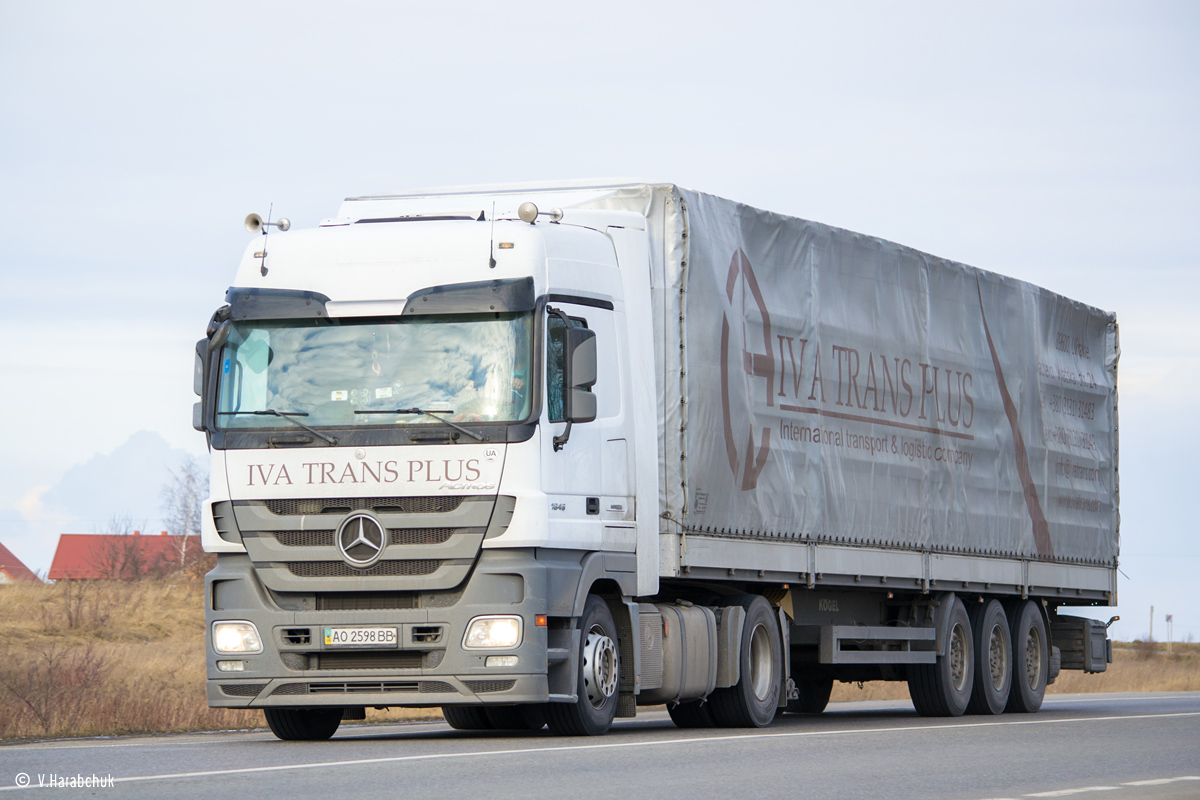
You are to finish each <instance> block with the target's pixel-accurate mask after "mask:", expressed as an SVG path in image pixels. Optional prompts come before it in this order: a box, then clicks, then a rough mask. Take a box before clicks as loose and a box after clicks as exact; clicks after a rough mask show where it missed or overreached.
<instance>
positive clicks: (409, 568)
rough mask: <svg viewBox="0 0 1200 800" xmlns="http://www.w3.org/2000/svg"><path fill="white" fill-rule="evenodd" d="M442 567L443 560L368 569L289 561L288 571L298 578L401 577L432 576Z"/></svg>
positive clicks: (340, 563) (390, 563) (386, 564)
mask: <svg viewBox="0 0 1200 800" xmlns="http://www.w3.org/2000/svg"><path fill="white" fill-rule="evenodd" d="M441 566H442V561H441V559H436V558H425V559H414V560H411V561H380V562H379V563H378V564H376V565H374V566H373V567H368V568H367V569H355V568H354V567H352V566H350V565H349V564H347V563H346V562H345V561H289V562H287V568H288V571H289V572H291V573H292V574H293V575H295V576H296V577H297V578H359V577H367V578H372V577H377V576H388V577H395V576H401V575H432V574H433V573H435V572H437V571H438V569H439V568H441Z"/></svg>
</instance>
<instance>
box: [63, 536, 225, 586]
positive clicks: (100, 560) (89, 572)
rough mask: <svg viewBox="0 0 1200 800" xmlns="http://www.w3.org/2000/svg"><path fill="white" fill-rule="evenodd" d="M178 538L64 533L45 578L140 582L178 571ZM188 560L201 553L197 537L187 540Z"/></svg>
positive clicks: (179, 538) (190, 537)
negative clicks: (134, 580)
mask: <svg viewBox="0 0 1200 800" xmlns="http://www.w3.org/2000/svg"><path fill="white" fill-rule="evenodd" d="M181 538H182V537H179V536H114V535H111V534H101V533H64V534H61V535H60V536H59V537H58V549H57V550H55V552H54V561H53V562H52V563H51V564H50V573H49V574H48V575H47V576H46V577H47V578H49V579H50V580H52V581H57V580H62V579H64V578H144V577H147V576H150V575H154V574H162V573H166V572H172V571H174V570H175V569H178V564H179V546H180V543H181V541H180V540H181ZM187 538H188V541H187V550H188V557H189V560H190V559H191V558H192V556H194V555H198V554H199V553H200V552H201V548H200V537H199V536H189V537H187Z"/></svg>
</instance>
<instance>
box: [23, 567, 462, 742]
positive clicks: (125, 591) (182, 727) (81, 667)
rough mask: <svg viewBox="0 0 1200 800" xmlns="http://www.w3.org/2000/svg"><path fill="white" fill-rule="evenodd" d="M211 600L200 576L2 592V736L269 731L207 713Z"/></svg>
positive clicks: (256, 718) (409, 715) (220, 712)
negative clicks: (207, 611)
mask: <svg viewBox="0 0 1200 800" xmlns="http://www.w3.org/2000/svg"><path fill="white" fill-rule="evenodd" d="M203 595H204V584H203V582H202V581H199V580H195V579H190V580H187V579H184V580H178V581H175V582H171V581H155V582H136V583H125V582H121V581H88V582H84V581H70V582H59V583H57V584H54V585H48V586H36V585H35V586H28V585H19V584H18V585H7V586H0V629H2V630H4V632H5V635H4V639H3V641H2V642H0V739H25V738H42V737H66V736H95V735H112V734H122V733H157V732H164V731H199V730H229V729H245V728H261V727H263V725H264V722H263V717H262V712H260V711H257V710H254V711H251V710H246V711H241V710H233V709H215V708H209V707H208V704H207V701H206V699H205V694H204V679H205V666H204V598H203ZM439 717H440V713H439V712H438V711H437V710H436V709H432V710H415V709H414V710H412V711H408V710H400V709H396V710H392V711H389V712H377V711H374V710H369V711H368V719H369V720H372V721H384V720H401V719H430V718H434V719H436V718H439Z"/></svg>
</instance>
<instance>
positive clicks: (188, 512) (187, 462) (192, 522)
mask: <svg viewBox="0 0 1200 800" xmlns="http://www.w3.org/2000/svg"><path fill="white" fill-rule="evenodd" d="M167 476H168V477H167V482H166V483H165V484H163V488H162V511H163V522H164V524H165V525H166V526H167V532H168V533H170V534H171V535H172V536H175V537H177V541H176V543H175V546H176V548H177V549H178V551H179V558H178V560H177V565H176V566H177V567H178V569H179V571H180V572H183V571H184V570H186V569H188V568H189V567H191V566H192V565H193V564H194V563H195V562H196V561H197V560H199V559H200V558H202V557H203V553H201V552H199V548H197V547H191V548H190V549H191V552H189V543H190V542H191V541H192V540H191V539H189V538H188V537H190V536H199V535H200V512H201V508H202V505H203V502H204V498H206V497H208V470H207V469H205V468H204V466H203V465H202V463H201V461H200V459H198V458H194V457H191V456H189V457H188V458H185V459H184V460H183V462H182V463H181V464H180V465H179V466H178V467H177V468H176V469H170V470H167Z"/></svg>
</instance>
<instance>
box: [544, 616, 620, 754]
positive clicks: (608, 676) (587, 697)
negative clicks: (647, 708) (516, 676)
mask: <svg viewBox="0 0 1200 800" xmlns="http://www.w3.org/2000/svg"><path fill="white" fill-rule="evenodd" d="M579 627H580V629H581V637H580V639H581V642H580V644H581V645H582V647H583V651H582V652H581V653H580V654H579V674H578V676H577V677H576V683H575V692H576V694H577V695H578V699H576V701H575V702H574V703H548V704H547V705H546V724H547V725H549V726H550V730H551V731H553V732H554V733H556V734H558V735H559V736H598V735H600V734H602V733H606V732H607V731H608V729H609V728H611V727H612V721H613V717H615V716H616V714H617V699H618V693H617V687H618V684H619V682H620V676H621V662H620V652H619V650H618V646H617V625H616V622H614V621H613V615H612V611H610V610H609V608H608V603H605V602H604V600H602V599H601V598H599V597H597V596H596V595H594V594H592V595H588V599H587V602H586V603H584V606H583V616H582V617H581V618H580V620H579Z"/></svg>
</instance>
